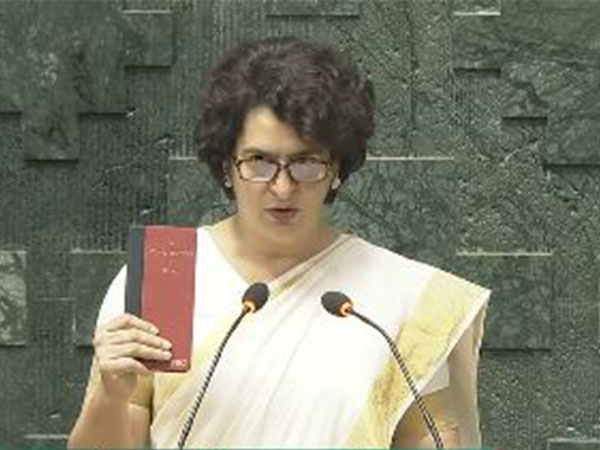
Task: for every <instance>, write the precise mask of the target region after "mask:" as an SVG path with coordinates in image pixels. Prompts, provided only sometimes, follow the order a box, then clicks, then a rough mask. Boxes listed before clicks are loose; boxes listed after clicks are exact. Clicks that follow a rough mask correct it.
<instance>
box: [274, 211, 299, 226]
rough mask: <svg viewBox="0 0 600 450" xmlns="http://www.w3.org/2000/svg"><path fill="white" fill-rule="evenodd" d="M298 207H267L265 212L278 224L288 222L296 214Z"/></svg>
mask: <svg viewBox="0 0 600 450" xmlns="http://www.w3.org/2000/svg"><path fill="white" fill-rule="evenodd" d="M299 211H300V210H299V209H298V208H291V207H290V208H286V207H281V208H267V213H268V214H269V216H270V217H271V219H273V220H274V221H275V222H277V223H279V224H286V223H290V222H291V221H293V220H294V218H295V217H296V216H297V215H298V212H299Z"/></svg>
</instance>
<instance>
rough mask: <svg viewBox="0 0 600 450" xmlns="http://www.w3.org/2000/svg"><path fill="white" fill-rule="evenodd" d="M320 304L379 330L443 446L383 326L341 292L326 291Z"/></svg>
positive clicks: (437, 443)
mask: <svg viewBox="0 0 600 450" xmlns="http://www.w3.org/2000/svg"><path fill="white" fill-rule="evenodd" d="M321 304H322V305H323V308H325V310H327V312H329V313H330V314H333V315H334V316H337V317H348V316H350V315H352V316H355V317H357V318H358V319H360V320H361V321H363V322H364V323H366V324H367V325H369V326H370V327H372V328H375V329H376V330H377V331H378V332H379V334H381V335H382V336H383V337H384V339H385V340H386V342H387V343H388V345H389V346H390V349H391V350H392V354H393V355H394V358H395V359H396V362H397V363H398V366H399V367H400V371H401V372H402V375H403V376H404V379H405V380H406V384H408V387H409V389H410V392H411V393H412V395H413V397H414V399H415V403H416V404H417V407H418V408H419V411H420V412H421V416H423V420H424V421H425V425H426V426H427V429H428V430H429V433H430V434H431V437H432V438H433V441H434V442H435V446H436V448H444V442H443V441H442V438H441V437H440V433H439V432H438V429H437V427H436V426H435V421H434V420H433V417H431V414H430V412H429V411H428V410H427V407H426V406H425V403H424V402H423V398H422V397H421V394H419V391H418V390H417V387H416V386H415V382H414V380H413V378H412V376H411V374H410V371H409V370H408V367H407V366H406V363H405V362H404V358H402V355H401V354H400V350H398V347H397V346H396V343H395V342H394V341H393V340H392V338H391V337H390V336H389V335H388V334H387V333H386V331H385V330H384V329H383V328H381V327H380V326H379V325H377V324H376V323H375V322H373V321H372V320H371V319H369V318H368V317H366V316H363V315H362V314H360V313H359V312H356V311H355V310H354V307H353V305H352V300H350V298H348V296H347V295H346V294H344V293H342V292H334V291H329V292H326V293H325V294H323V296H322V297H321Z"/></svg>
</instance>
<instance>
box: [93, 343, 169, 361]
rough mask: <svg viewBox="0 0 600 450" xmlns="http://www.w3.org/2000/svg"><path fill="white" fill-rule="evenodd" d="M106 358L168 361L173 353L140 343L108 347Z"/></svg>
mask: <svg viewBox="0 0 600 450" xmlns="http://www.w3.org/2000/svg"><path fill="white" fill-rule="evenodd" d="M104 356H105V357H106V358H109V359H119V358H122V357H128V358H140V359H158V360H167V359H171V352H169V351H168V350H161V349H158V348H156V347H149V346H147V345H145V344H140V343H138V342H126V343H123V344H116V345H111V346H108V347H107V348H106V353H105V355H104Z"/></svg>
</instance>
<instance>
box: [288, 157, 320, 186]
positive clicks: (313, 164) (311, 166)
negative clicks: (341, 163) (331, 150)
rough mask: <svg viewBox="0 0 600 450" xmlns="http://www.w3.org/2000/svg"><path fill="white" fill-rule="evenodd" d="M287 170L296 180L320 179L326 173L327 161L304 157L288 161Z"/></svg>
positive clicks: (311, 180) (310, 180)
mask: <svg viewBox="0 0 600 450" xmlns="http://www.w3.org/2000/svg"><path fill="white" fill-rule="evenodd" d="M289 170H290V174H291V175H292V178H293V179H294V180H296V181H300V182H313V181H321V180H322V179H324V178H325V176H326V175H327V163H325V162H323V161H317V160H314V159H304V160H299V161H294V162H292V163H290V165H289Z"/></svg>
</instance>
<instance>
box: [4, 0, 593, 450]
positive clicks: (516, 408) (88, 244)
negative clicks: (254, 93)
mask: <svg viewBox="0 0 600 450" xmlns="http://www.w3.org/2000/svg"><path fill="white" fill-rule="evenodd" d="M283 34H296V35H300V36H305V37H310V38H313V39H317V40H322V41H325V42H329V43H331V44H334V45H336V46H339V47H341V48H343V49H344V50H345V51H348V52H350V53H351V54H352V55H353V57H354V58H355V59H356V60H357V61H358V63H359V64H360V66H361V68H362V70H363V72H364V73H365V74H369V75H370V76H371V78H372V80H373V82H374V84H375V89H376V96H377V99H378V107H377V126H378V128H377V133H376V136H375V138H373V139H372V141H371V142H370V148H369V158H368V161H367V164H366V167H365V168H364V170H363V171H362V172H359V174H356V175H355V176H354V177H353V178H351V180H350V182H349V183H348V184H347V185H346V186H345V187H344V190H343V193H342V194H341V195H340V196H339V198H338V201H336V204H335V206H334V207H333V208H332V210H331V211H330V215H331V217H332V219H333V220H334V221H335V222H336V223H337V224H338V225H339V226H341V227H343V228H346V229H349V230H352V231H354V232H356V233H358V234H360V235H362V236H364V237H366V238H367V239H370V240H372V241H374V242H376V243H379V244H383V245H386V246H388V247H389V248H392V249H394V250H396V251H399V252H402V253H404V254H407V255H408V256H411V257H415V258H419V259H421V260H424V261H426V262H430V263H433V264H436V265H438V266H440V267H442V268H445V269H448V270H451V271H453V272H456V273H458V274H461V275H464V276H466V277H469V278H471V279H473V280H474V281H477V282H479V283H481V284H484V285H487V286H490V287H492V288H493V290H494V294H493V298H492V304H491V306H490V309H489V313H488V319H487V334H486V338H485V344H484V351H483V355H482V364H481V371H480V402H481V412H482V420H483V423H482V428H483V434H484V442H485V444H486V445H488V446H493V447H500V448H502V449H507V450H508V449H515V450H516V449H519V450H522V449H539V450H541V449H545V448H548V449H551V450H566V449H580V448H581V449H584V448H585V449H591V448H600V382H599V380H600V354H599V351H598V350H599V345H600V326H599V300H598V279H599V278H598V256H599V249H600V233H599V231H600V226H599V225H598V224H599V223H600V222H599V219H600V209H599V204H600V152H599V151H598V148H597V146H598V143H599V140H600V121H599V118H600V89H599V88H600V71H599V69H600V2H598V1H595V0H502V1H501V0H453V1H452V0H362V1H361V0H279V1H277V0H228V1H217V0H214V1H211V0H198V1H190V0H177V1H176V0H173V1H169V0H165V1H159V0H156V1H155V0H140V1H135V0H132V1H130V0H122V1H108V0H107V1H60V2H54V1H52V2H48V1H39V0H38V1H28V0H27V1H19V2H14V1H8V2H7V1H5V2H0V211H2V213H1V214H0V386H1V388H0V406H1V407H2V410H3V411H2V413H1V414H0V444H2V445H6V446H15V445H27V446H32V445H50V446H63V445H64V443H65V437H66V433H68V430H69V429H70V427H71V425H72V423H73V421H74V419H75V417H76V415H77V413H78V410H79V406H80V402H81V396H82V393H83V389H84V386H85V383H86V379H87V370H88V366H89V363H90V359H91V355H92V348H91V346H90V344H91V336H92V331H93V325H94V321H95V316H96V312H97V309H98V307H99V304H100V302H101V300H102V296H103V294H104V290H105V289H106V287H107V284H108V283H109V282H110V280H111V278H112V277H113V276H114V275H115V274H116V272H117V270H118V268H119V267H120V265H121V264H122V263H123V262H124V255H125V253H124V252H125V249H126V235H127V226H128V224H129V223H133V222H136V223H176V224H195V223H199V222H200V223H205V222H209V221H212V220H215V219H216V218H218V217H221V216H223V215H224V214H226V213H227V211H228V210H230V208H231V207H230V205H228V203H227V201H226V200H225V199H224V198H223V196H222V195H221V194H220V193H219V192H218V189H216V188H215V186H214V184H213V183H212V182H211V181H210V179H209V178H208V177H207V176H206V169H205V168H203V167H199V166H198V164H197V163H196V162H195V160H194V159H193V157H194V151H193V146H192V128H193V122H194V115H195V113H196V111H197V109H196V99H197V93H198V91H199V88H200V86H201V84H202V81H203V79H204V75H205V73H206V71H207V70H208V69H209V68H210V67H211V65H212V64H213V62H214V61H215V59H216V58H218V56H219V55H220V54H221V53H222V52H223V51H224V50H225V49H226V48H229V47H230V46H232V45H235V44H236V43H238V42H240V41H242V40H244V39H247V38H252V37H263V36H271V35H283Z"/></svg>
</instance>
